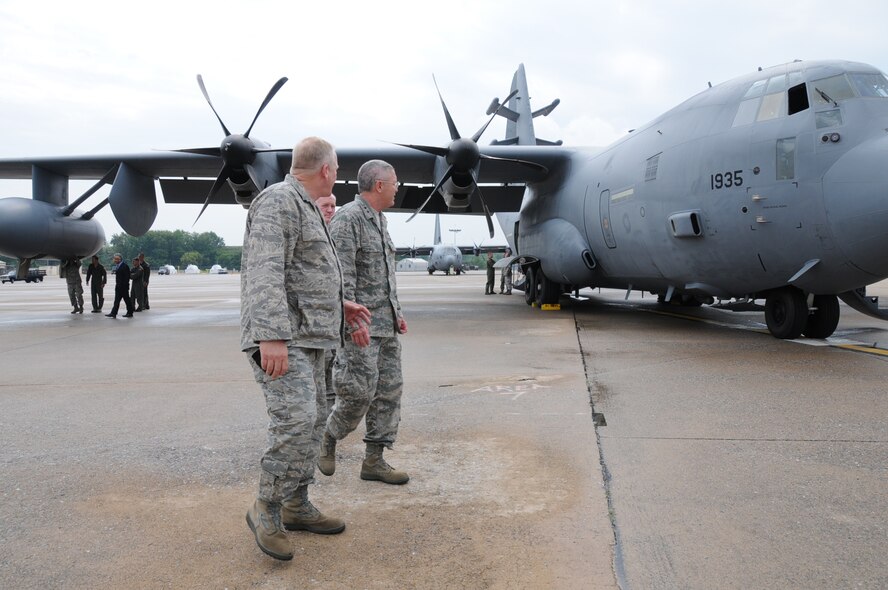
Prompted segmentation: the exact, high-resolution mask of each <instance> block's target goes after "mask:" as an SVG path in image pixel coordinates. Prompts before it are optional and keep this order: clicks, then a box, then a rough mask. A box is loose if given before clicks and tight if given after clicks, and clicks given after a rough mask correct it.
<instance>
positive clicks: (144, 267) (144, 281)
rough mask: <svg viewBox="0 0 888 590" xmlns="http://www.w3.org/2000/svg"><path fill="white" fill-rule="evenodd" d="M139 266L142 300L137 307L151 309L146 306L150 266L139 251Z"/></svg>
mask: <svg viewBox="0 0 888 590" xmlns="http://www.w3.org/2000/svg"><path fill="white" fill-rule="evenodd" d="M139 266H141V267H142V301H140V302H139V307H141V308H142V309H151V308H150V307H148V279H149V278H150V277H151V267H150V266H149V265H148V263H147V262H145V255H144V254H143V253H141V252H139Z"/></svg>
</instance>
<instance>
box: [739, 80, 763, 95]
mask: <svg viewBox="0 0 888 590" xmlns="http://www.w3.org/2000/svg"><path fill="white" fill-rule="evenodd" d="M765 82H767V80H756V81H755V83H753V85H752V86H750V87H749V90H747V91H746V94H744V95H743V98H752V97H753V96H761V95H762V93H763V92H764V91H765Z"/></svg>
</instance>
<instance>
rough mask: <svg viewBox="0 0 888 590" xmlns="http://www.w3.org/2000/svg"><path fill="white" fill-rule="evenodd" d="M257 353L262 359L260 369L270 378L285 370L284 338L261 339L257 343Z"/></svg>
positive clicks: (276, 376)
mask: <svg viewBox="0 0 888 590" xmlns="http://www.w3.org/2000/svg"><path fill="white" fill-rule="evenodd" d="M259 355H260V358H261V360H262V370H263V371H265V374H266V375H268V376H269V377H271V378H272V379H277V378H278V377H280V376H282V375H284V374H286V372H287V342H286V340H263V341H262V342H260V343H259Z"/></svg>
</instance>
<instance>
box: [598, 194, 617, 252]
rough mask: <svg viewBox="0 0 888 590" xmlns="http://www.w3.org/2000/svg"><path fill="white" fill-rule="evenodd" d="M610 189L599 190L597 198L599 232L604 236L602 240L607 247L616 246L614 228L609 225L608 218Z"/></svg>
mask: <svg viewBox="0 0 888 590" xmlns="http://www.w3.org/2000/svg"><path fill="white" fill-rule="evenodd" d="M610 202H611V199H610V191H609V190H604V191H601V196H600V197H599V199H598V213H599V216H600V217H601V233H602V235H603V236H604V242H605V243H606V244H607V247H608V248H616V247H617V242H616V240H614V230H613V228H612V227H611V220H610Z"/></svg>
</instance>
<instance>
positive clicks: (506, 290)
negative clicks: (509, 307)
mask: <svg viewBox="0 0 888 590" xmlns="http://www.w3.org/2000/svg"><path fill="white" fill-rule="evenodd" d="M511 257H512V250H511V249H509V248H506V251H505V253H504V254H503V259H508V258H511ZM495 265H496V261H495V260H494V259H493V252H488V253H487V283H486V284H485V285H484V294H485V295H493V294H494V290H493V288H494V285H495V284H496V270H495ZM499 292H500V295H511V294H512V263H511V261H508V262H507V263H506V265H505V266H504V267H503V270H502V274H501V275H500V288H499Z"/></svg>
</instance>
